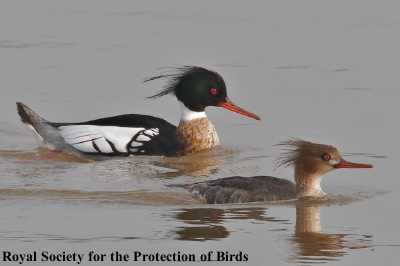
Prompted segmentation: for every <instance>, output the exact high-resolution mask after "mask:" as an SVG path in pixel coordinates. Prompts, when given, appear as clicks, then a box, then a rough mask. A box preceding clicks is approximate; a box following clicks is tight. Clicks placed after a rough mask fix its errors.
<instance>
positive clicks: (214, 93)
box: [210, 88, 218, 96]
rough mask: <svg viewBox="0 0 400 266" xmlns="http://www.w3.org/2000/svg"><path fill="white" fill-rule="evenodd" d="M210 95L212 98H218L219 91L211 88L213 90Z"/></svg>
mask: <svg viewBox="0 0 400 266" xmlns="http://www.w3.org/2000/svg"><path fill="white" fill-rule="evenodd" d="M210 94H211V95H212V96H217V95H218V89H216V88H211V89H210Z"/></svg>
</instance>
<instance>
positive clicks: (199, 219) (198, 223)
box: [175, 207, 287, 241]
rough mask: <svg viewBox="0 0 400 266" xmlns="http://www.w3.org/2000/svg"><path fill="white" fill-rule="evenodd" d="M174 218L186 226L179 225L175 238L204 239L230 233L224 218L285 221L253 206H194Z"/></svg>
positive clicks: (181, 211) (224, 235) (225, 235)
mask: <svg viewBox="0 0 400 266" xmlns="http://www.w3.org/2000/svg"><path fill="white" fill-rule="evenodd" d="M175 218H176V219H177V220H179V221H183V222H184V223H185V224H187V226H183V227H180V228H179V229H178V230H177V231H176V234H177V239H179V240H192V241H205V240H215V239H220V238H226V237H228V236H229V235H230V232H229V230H228V229H227V228H226V227H224V222H225V221H226V220H256V221H264V222H287V220H279V219H276V218H274V217H270V216H267V215H266V209H265V208H260V207H253V208H231V209H214V208H195V209H182V210H180V211H179V212H178V213H177V214H176V216H175Z"/></svg>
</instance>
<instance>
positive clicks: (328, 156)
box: [321, 153, 332, 162]
mask: <svg viewBox="0 0 400 266" xmlns="http://www.w3.org/2000/svg"><path fill="white" fill-rule="evenodd" d="M321 159H322V160H324V161H326V162H328V161H330V160H331V159H332V157H331V156H330V155H329V154H328V153H324V154H323V155H322V156H321Z"/></svg>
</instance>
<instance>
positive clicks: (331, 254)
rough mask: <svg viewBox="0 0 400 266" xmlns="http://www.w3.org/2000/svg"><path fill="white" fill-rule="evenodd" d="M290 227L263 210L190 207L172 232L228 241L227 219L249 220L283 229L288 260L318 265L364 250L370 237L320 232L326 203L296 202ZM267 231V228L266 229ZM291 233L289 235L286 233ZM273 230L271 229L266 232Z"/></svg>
mask: <svg viewBox="0 0 400 266" xmlns="http://www.w3.org/2000/svg"><path fill="white" fill-rule="evenodd" d="M294 204H295V207H296V221H295V225H294V228H293V229H291V228H290V227H291V226H289V225H290V224H291V223H290V221H289V220H285V219H278V218H276V217H273V216H271V215H270V214H269V213H270V212H271V211H272V210H273V209H267V208H264V207H248V208H228V209H223V208H220V209H219V208H193V209H181V210H179V211H178V212H177V213H176V214H175V218H176V219H177V220H179V221H182V222H184V224H185V226H182V227H179V228H178V229H177V230H176V232H175V233H176V236H177V239H178V240H189V241H206V240H218V239H222V238H228V237H230V236H231V235H232V234H234V232H232V231H230V230H229V228H228V227H227V226H226V222H227V221H229V220H243V219H244V220H253V221H259V222H260V223H257V224H259V225H261V226H265V225H266V224H267V223H271V222H274V223H278V224H279V225H281V226H283V229H280V230H279V231H280V232H282V231H283V232H285V231H287V232H288V241H289V243H290V244H291V247H292V251H293V252H292V253H290V255H289V257H288V260H289V261H292V262H300V263H313V262H314V263H315V262H317V263H322V262H327V261H332V260H338V259H340V258H341V257H343V256H344V255H346V254H347V253H348V251H349V250H353V249H362V248H368V247H369V246H370V242H371V238H372V236H369V235H356V234H345V233H324V232H323V229H322V226H321V210H320V209H321V207H322V206H323V205H325V204H326V203H321V202H312V201H297V202H296V203H294ZM267 212H268V214H267ZM266 229H268V228H266ZM291 230H293V231H292V232H293V233H289V232H290V231H291ZM270 231H275V230H270Z"/></svg>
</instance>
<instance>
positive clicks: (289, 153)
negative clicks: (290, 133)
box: [276, 139, 341, 167]
mask: <svg viewBox="0 0 400 266" xmlns="http://www.w3.org/2000/svg"><path fill="white" fill-rule="evenodd" d="M276 146H279V147H282V151H283V152H282V153H281V154H280V155H279V157H278V158H277V160H276V166H277V167H281V166H283V167H288V166H295V165H296V164H298V163H300V162H301V161H304V160H307V159H312V160H313V159H321V158H322V156H324V155H326V154H327V155H329V156H331V157H332V159H340V158H341V155H340V153H339V151H338V150H337V149H336V148H335V147H333V146H331V145H324V144H318V143H313V142H309V141H305V140H301V139H290V140H287V141H283V142H281V143H278V144H277V145H276Z"/></svg>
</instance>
